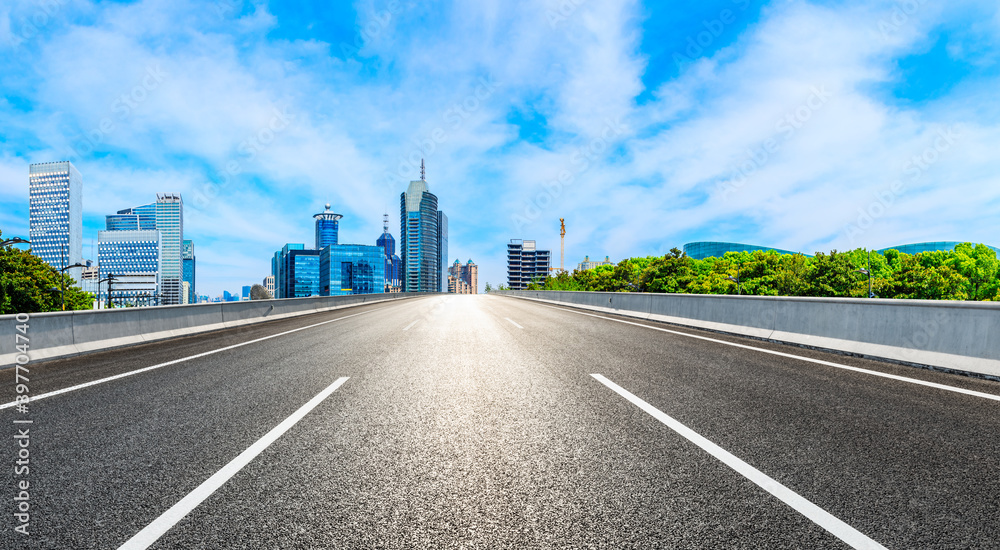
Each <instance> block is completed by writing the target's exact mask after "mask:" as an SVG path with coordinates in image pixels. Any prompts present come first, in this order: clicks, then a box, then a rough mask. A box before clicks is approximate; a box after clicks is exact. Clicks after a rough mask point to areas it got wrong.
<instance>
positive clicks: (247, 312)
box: [0, 292, 427, 368]
mask: <svg viewBox="0 0 1000 550" xmlns="http://www.w3.org/2000/svg"><path fill="white" fill-rule="evenodd" d="M418 295H421V296H426V295H427V294H426V293H424V294H417V293H413V292H410V293H390V294H357V295H351V296H313V297H309V298H287V299H279V300H254V301H248V302H221V303H208V304H190V305H181V306H160V307H143V308H120V309H102V310H83V311H57V312H48V313H32V314H29V315H28V321H27V323H26V324H27V325H28V331H27V335H26V337H27V338H28V341H27V344H28V350H29V353H28V356H29V357H30V359H31V361H32V362H35V361H40V360H44V359H53V358H56V357H68V356H72V355H78V354H81V353H87V352H91V351H96V350H103V349H110V348H116V347H121V346H127V345H131V344H139V343H143V342H153V341H156V340H163V339H166V338H173V337H176V336H184V335H188V334H197V333H200V332H208V331H211V330H220V329H224V328H231V327H236V326H240V325H247V324H252V323H261V322H264V321H273V320H276V319H283V318H286V317H294V316H298V315H306V314H309V313H318V312H321V311H330V310H334V309H340V308H345V307H350V306H355V305H360V304H369V303H375V302H382V301H386V300H398V299H403V298H412V297H414V296H418ZM18 317H20V318H21V319H24V316H23V315H22V316H18V315H0V327H3V330H0V368H6V367H10V366H13V365H14V364H15V361H16V359H17V356H18V355H20V354H21V353H20V351H18V349H17V347H16V346H17V345H18V344H23V343H24V341H23V340H22V341H20V342H19V341H17V339H16V337H15V336H16V334H17V333H16V326H17V325H20V324H21V323H20V322H19V321H18Z"/></svg>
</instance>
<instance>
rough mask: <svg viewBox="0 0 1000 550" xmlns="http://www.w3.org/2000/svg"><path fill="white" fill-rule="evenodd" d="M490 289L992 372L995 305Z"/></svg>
mask: <svg viewBox="0 0 1000 550" xmlns="http://www.w3.org/2000/svg"><path fill="white" fill-rule="evenodd" d="M494 292H495V293H497V294H501V295H507V296H513V297H517V298H526V299H532V300H539V301H543V302H551V303H556V304H564V305H570V306H573V307H578V308H583V309H589V310H593V311H602V312H607V313H615V314H618V315H627V316H630V317H638V318H640V319H649V320H654V321H664V322H668V323H674V324H679V325H685V326H691V327H698V328H705V329H710V330H716V331H720V332H727V333H733V334H740V335H744V336H752V337H756V338H762V339H766V340H773V341H777V342H784V343H790V344H798V345H803V346H809V347H815V348H821V349H830V350H835V351H841V352H846V353H851V354H856V355H862V356H867V357H874V358H879V359H888V360H892V361H900V362H904V363H910V364H915V365H922V366H930V367H937V368H941V369H947V370H954V371H960V372H968V373H975V374H980V375H986V376H989V377H995V378H996V377H1000V303H996V302H955V301H931V300H887V299H878V298H874V299H863V298H857V299H856V298H799V297H779V296H722V295H706V294H646V293H631V292H569V291H555V290H540V291H531V290H521V291H499V292H496V291H494Z"/></svg>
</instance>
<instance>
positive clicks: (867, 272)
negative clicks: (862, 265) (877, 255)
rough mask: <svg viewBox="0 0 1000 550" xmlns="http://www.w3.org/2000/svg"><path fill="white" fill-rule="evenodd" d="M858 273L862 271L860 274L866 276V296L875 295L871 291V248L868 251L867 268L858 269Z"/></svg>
mask: <svg viewBox="0 0 1000 550" xmlns="http://www.w3.org/2000/svg"><path fill="white" fill-rule="evenodd" d="M858 273H862V274H864V275H867V276H868V297H869V298H874V297H875V293H874V292H872V251H871V250H869V251H868V268H867V269H859V270H858Z"/></svg>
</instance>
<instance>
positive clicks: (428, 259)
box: [399, 161, 448, 292]
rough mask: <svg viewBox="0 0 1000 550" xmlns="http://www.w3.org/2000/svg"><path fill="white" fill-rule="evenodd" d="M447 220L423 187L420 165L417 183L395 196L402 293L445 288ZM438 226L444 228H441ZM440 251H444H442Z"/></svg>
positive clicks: (424, 177)
mask: <svg viewBox="0 0 1000 550" xmlns="http://www.w3.org/2000/svg"><path fill="white" fill-rule="evenodd" d="M447 222H448V218H447V217H446V216H445V215H444V214H443V213H442V212H440V211H439V210H438V198H437V196H436V195H434V194H433V193H431V192H430V191H429V189H428V187H427V178H426V173H425V171H424V165H423V161H421V162H420V179H419V180H415V181H411V182H410V185H409V187H408V188H407V190H406V192H404V193H402V194H400V196H399V233H400V236H399V238H400V240H399V257H400V259H401V269H400V271H401V273H400V277H401V279H402V282H403V285H402V286H403V291H404V292H441V291H442V290H443V289H445V288H446V282H445V268H446V266H445V262H446V261H447V256H446V255H442V253H444V254H447V250H446V249H447V246H448V229H447ZM442 224H443V225H444V227H443V228H442V227H441V226H442ZM442 248H444V249H445V250H442Z"/></svg>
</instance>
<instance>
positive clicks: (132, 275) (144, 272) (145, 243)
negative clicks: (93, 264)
mask: <svg viewBox="0 0 1000 550" xmlns="http://www.w3.org/2000/svg"><path fill="white" fill-rule="evenodd" d="M161 245H162V241H161V236H160V232H159V231H156V230H153V231H98V232H97V266H98V268H99V271H98V276H99V277H100V278H101V279H107V278H108V275H114V278H115V280H114V282H113V285H111V291H112V301H113V302H114V303H117V304H128V303H132V304H137V305H139V304H143V305H145V304H154V303H155V297H156V296H157V291H158V282H159V279H160V265H161V264H160V257H161V254H162V249H161ZM107 288H108V287H107V286H105V287H104V288H103V289H99V291H100V295H99V296H98V300H99V301H101V302H106V301H107V299H108V295H107ZM161 303H162V302H161Z"/></svg>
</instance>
